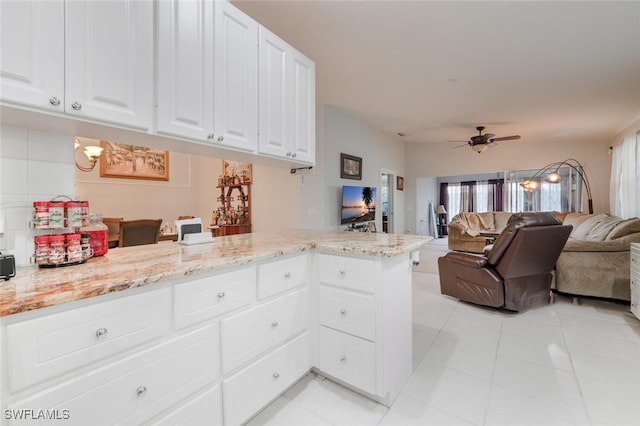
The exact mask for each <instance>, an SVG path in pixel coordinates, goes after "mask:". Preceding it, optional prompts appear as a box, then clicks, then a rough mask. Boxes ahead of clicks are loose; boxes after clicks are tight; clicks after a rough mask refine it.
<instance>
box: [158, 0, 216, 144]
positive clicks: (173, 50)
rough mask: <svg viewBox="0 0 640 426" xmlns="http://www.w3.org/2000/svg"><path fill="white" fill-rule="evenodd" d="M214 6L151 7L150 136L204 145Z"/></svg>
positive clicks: (200, 1) (196, 1) (176, 1)
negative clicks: (153, 29) (153, 61)
mask: <svg viewBox="0 0 640 426" xmlns="http://www.w3.org/2000/svg"><path fill="white" fill-rule="evenodd" d="M213 3H214V0H190V1H184V0H162V1H159V2H158V3H157V8H158V11H157V17H158V20H157V24H158V29H159V31H157V38H156V43H157V46H156V49H157V50H156V52H157V57H156V79H157V80H156V102H157V106H156V131H157V133H158V134H164V135H169V136H178V137H185V138H189V139H195V140H201V141H210V140H213V138H214V133H213V46H214V44H213V40H214V38H213V28H214V27H213Z"/></svg>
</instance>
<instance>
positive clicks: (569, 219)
mask: <svg viewBox="0 0 640 426" xmlns="http://www.w3.org/2000/svg"><path fill="white" fill-rule="evenodd" d="M562 215H563V218H562V219H560V217H559V216H558V215H557V214H556V217H558V219H560V220H562V224H563V225H571V226H573V231H571V236H570V238H573V235H574V234H575V232H576V231H577V229H578V227H579V226H580V225H582V223H584V221H585V220H587V219H590V218H592V217H593V215H590V214H587V213H564V214H562Z"/></svg>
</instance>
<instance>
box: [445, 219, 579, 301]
mask: <svg viewBox="0 0 640 426" xmlns="http://www.w3.org/2000/svg"><path fill="white" fill-rule="evenodd" d="M571 229H572V226H571V225H562V224H561V222H560V221H558V219H556V218H555V217H554V216H553V214H551V213H517V214H514V215H512V216H511V218H510V219H509V222H508V224H507V227H506V228H505V229H504V231H502V233H501V234H500V236H498V238H497V239H496V241H495V242H494V244H493V246H492V247H488V248H487V250H485V253H484V255H474V254H470V253H461V252H449V253H447V254H446V255H445V256H443V257H440V258H438V267H439V270H440V291H441V292H442V294H446V295H449V296H453V297H457V298H458V299H460V300H463V301H466V302H471V303H476V304H480V305H486V306H493V307H496V308H505V309H509V310H512V311H522V310H526V309H529V308H531V307H533V306H537V305H542V304H548V303H549V301H550V297H551V271H552V270H553V267H554V265H555V263H556V260H557V259H558V257H559V256H560V252H561V251H562V248H563V247H564V244H565V243H566V241H567V239H568V238H569V234H570V233H571Z"/></svg>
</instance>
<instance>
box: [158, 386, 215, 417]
mask: <svg viewBox="0 0 640 426" xmlns="http://www.w3.org/2000/svg"><path fill="white" fill-rule="evenodd" d="M220 394H221V392H220V385H219V384H216V385H215V386H213V387H212V388H211V389H207V390H203V391H199V392H198V393H197V396H195V397H193V398H190V399H189V401H188V402H187V403H186V404H183V405H182V406H181V407H179V408H176V409H171V410H169V413H168V414H165V415H162V416H159V418H156V419H154V420H152V421H150V422H148V423H145V426H147V425H148V426H175V425H180V426H182V425H184V426H193V425H208V426H218V425H222V405H221V403H220V398H221V395H220Z"/></svg>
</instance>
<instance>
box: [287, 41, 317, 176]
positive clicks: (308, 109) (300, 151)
mask: <svg viewBox="0 0 640 426" xmlns="http://www.w3.org/2000/svg"><path fill="white" fill-rule="evenodd" d="M291 59H292V60H291V62H292V73H291V78H292V80H293V81H292V82H291V91H292V97H293V99H292V101H293V108H292V121H291V131H292V132H293V135H292V137H291V156H292V157H293V159H294V160H296V161H298V162H304V163H308V164H315V161H316V64H315V63H314V62H313V61H312V60H311V59H309V58H307V57H306V56H304V55H303V54H302V53H300V52H298V51H296V50H295V49H293V50H292V55H291Z"/></svg>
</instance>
